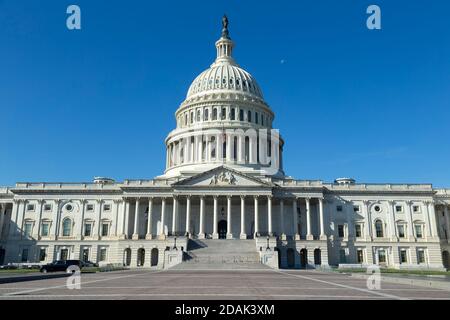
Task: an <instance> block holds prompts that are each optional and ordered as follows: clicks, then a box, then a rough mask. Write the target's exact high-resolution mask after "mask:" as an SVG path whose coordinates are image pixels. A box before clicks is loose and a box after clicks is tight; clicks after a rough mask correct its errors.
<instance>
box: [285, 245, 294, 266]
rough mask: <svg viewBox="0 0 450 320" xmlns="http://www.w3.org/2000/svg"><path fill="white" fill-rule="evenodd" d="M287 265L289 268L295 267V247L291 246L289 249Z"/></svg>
mask: <svg viewBox="0 0 450 320" xmlns="http://www.w3.org/2000/svg"><path fill="white" fill-rule="evenodd" d="M286 254H287V265H288V268H294V266H295V253H294V249H292V248H289V249H287V253H286Z"/></svg>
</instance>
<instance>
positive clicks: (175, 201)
mask: <svg viewBox="0 0 450 320" xmlns="http://www.w3.org/2000/svg"><path fill="white" fill-rule="evenodd" d="M177 215H178V198H177V197H176V196H173V205H172V236H176V235H177V231H178V230H177Z"/></svg>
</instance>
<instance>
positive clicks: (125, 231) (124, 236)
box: [120, 199, 130, 239]
mask: <svg viewBox="0 0 450 320" xmlns="http://www.w3.org/2000/svg"><path fill="white" fill-rule="evenodd" d="M129 210H130V205H129V202H128V201H127V200H126V199H123V207H122V234H121V236H120V238H121V239H127V238H128V212H129Z"/></svg>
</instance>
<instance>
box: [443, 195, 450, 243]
mask: <svg viewBox="0 0 450 320" xmlns="http://www.w3.org/2000/svg"><path fill="white" fill-rule="evenodd" d="M444 219H445V227H446V232H447V237H446V239H447V240H448V239H449V238H450V217H449V215H448V206H447V204H446V203H444Z"/></svg>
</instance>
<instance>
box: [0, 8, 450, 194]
mask: <svg viewBox="0 0 450 320" xmlns="http://www.w3.org/2000/svg"><path fill="white" fill-rule="evenodd" d="M70 4H78V5H79V6H80V7H81V10H82V30H81V31H69V30H68V29H67V28H66V17H67V15H66V8H67V6H68V5H70ZM370 4H378V5H379V6H380V7H381V10H382V30H381V31H369V30H368V29H367V28H366V26H365V23H366V18H367V14H366V12H365V11H366V8H367V6H368V5H370ZM223 13H227V14H228V16H229V19H230V26H229V28H230V34H231V37H232V38H233V40H234V41H235V43H236V48H235V52H234V53H235V54H234V55H235V58H236V59H237V61H238V63H239V64H240V65H241V66H242V67H243V68H245V69H246V70H248V71H249V72H250V73H252V74H253V75H254V76H255V77H256V79H257V80H258V82H259V84H260V86H261V87H262V89H263V92H264V95H265V98H266V100H267V102H268V103H269V105H270V106H271V107H272V109H273V110H274V112H275V114H276V119H275V123H274V126H275V127H276V128H279V129H280V131H281V133H282V135H283V136H284V139H285V141H286V144H285V151H284V164H285V171H286V172H287V174H289V175H291V176H293V177H295V178H298V179H322V180H324V181H333V180H334V179H335V178H336V177H340V176H350V177H354V178H356V179H357V180H358V181H361V182H374V183H378V182H392V183H396V182H399V183H400V182H401V183H403V182H420V183H422V182H424V183H433V184H434V185H435V186H437V187H445V186H446V187H450V126H449V124H450V18H449V16H450V1H446V0H442V1H437V0H436V1H412V0H408V1H403V0H395V1H392V0H390V1H379V0H377V1H366V0H358V1H356V0H340V1H332V0H329V1H328V0H317V1H310V0H308V1H294V0H292V1H285V0H277V1H260V0H258V1H257V0H253V1H238V0H227V1H217V0H214V1H211V0H197V1H137V0H129V1H106V0H105V1H99V0H97V1H92V0H72V1H64V0H54V1H50V0H45V1H24V0H0V122H1V129H2V133H1V140H0V141H1V143H0V185H13V184H14V183H15V182H17V181H63V182H72V181H90V180H91V179H92V177H93V176H110V177H112V178H115V179H117V180H122V179H126V178H130V179H132V178H153V177H154V176H156V175H159V174H161V173H162V172H163V170H164V164H165V147H164V138H165V137H166V135H167V133H168V132H169V131H170V130H172V129H173V128H174V126H175V120H174V112H175V110H176V109H177V107H178V106H179V104H180V103H181V102H182V100H183V99H184V98H185V95H186V92H187V89H188V87H189V84H190V83H191V81H192V80H193V79H194V78H195V76H196V75H197V74H199V73H200V72H201V71H203V70H204V69H205V68H207V67H208V66H209V65H210V64H211V62H212V61H213V59H214V55H215V48H214V42H215V40H216V39H217V38H218V37H219V35H220V28H221V26H220V19H221V17H222V15H223ZM282 60H283V61H284V63H282Z"/></svg>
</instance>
